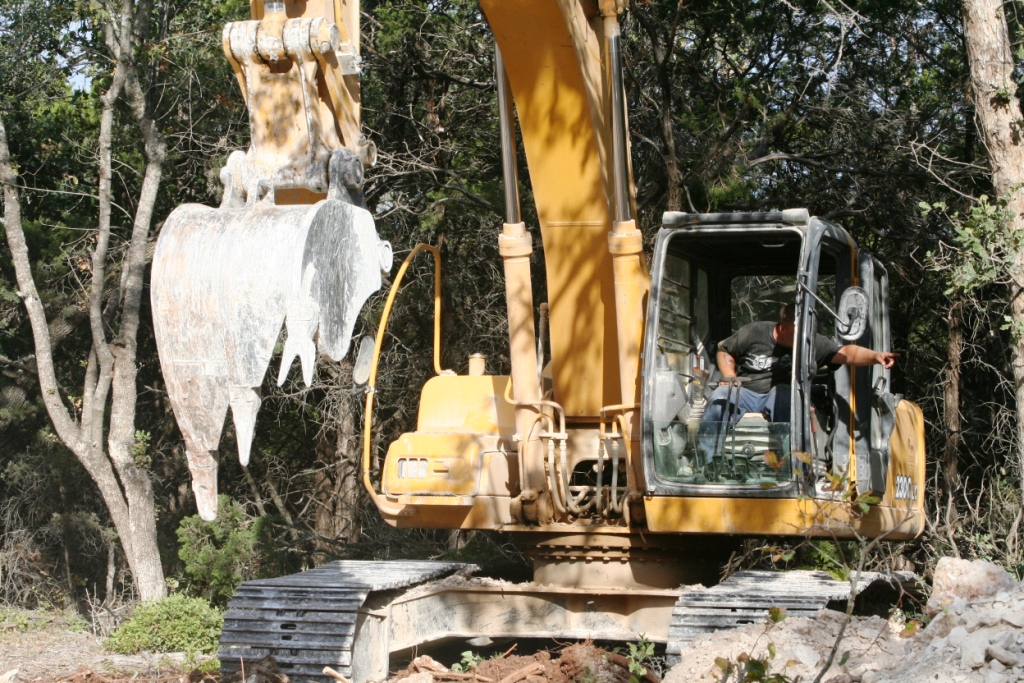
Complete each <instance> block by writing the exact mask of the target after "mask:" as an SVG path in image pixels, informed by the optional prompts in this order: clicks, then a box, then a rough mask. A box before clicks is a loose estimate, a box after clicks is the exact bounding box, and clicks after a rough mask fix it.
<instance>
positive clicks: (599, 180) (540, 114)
mask: <svg viewBox="0 0 1024 683" xmlns="http://www.w3.org/2000/svg"><path fill="white" fill-rule="evenodd" d="M562 4H563V3H560V2H553V1H552V0H520V1H519V2H509V1H508V0H482V2H481V6H482V7H483V10H484V13H485V14H486V15H487V20H488V22H489V23H490V25H491V29H492V30H493V32H494V35H495V39H496V40H497V42H498V45H499V46H500V48H501V52H502V57H503V58H504V60H505V68H506V71H507V72H508V77H509V83H510V85H511V88H512V94H513V99H514V100H515V103H516V111H517V113H518V115H519V126H520V130H521V131H522V135H523V146H524V148H525V150H526V158H527V161H528V163H529V168H530V179H531V182H532V185H533V194H534V199H535V200H536V203H537V213H538V217H539V220H540V227H541V235H542V237H543V240H544V259H545V265H546V269H547V280H548V295H549V304H550V306H551V321H552V324H551V356H552V372H553V380H554V398H555V400H556V401H558V402H559V403H561V404H562V406H563V407H564V408H565V410H566V413H567V415H569V416H587V417H596V416H597V415H598V414H599V411H600V408H601V406H603V405H609V404H613V403H618V402H619V378H618V363H617V351H616V338H615V310H614V290H613V284H612V283H613V280H612V265H611V256H610V255H609V254H608V246H607V235H608V232H609V231H610V229H611V215H610V213H609V201H608V192H607V190H606V186H605V175H606V174H605V172H604V161H603V160H602V154H601V151H602V150H601V148H600V146H599V136H598V134H597V133H596V132H595V128H594V121H595V118H596V119H597V120H603V115H602V113H599V112H592V110H591V106H590V99H589V98H588V88H587V80H586V79H585V78H584V75H583V73H582V72H581V69H580V63H581V62H580V60H584V61H586V60H590V62H588V69H587V72H588V73H587V77H588V78H590V79H591V80H592V79H593V75H594V71H595V68H596V67H595V68H592V67H593V64H592V60H593V59H594V56H593V54H592V45H591V44H589V43H588V45H584V46H581V48H580V49H579V50H577V49H576V47H574V35H573V33H574V32H573V31H570V29H569V27H568V26H567V24H566V15H565V13H563V7H562ZM567 12H568V13H569V14H572V15H573V19H574V22H575V23H574V31H575V33H576V37H577V38H578V37H579V36H585V37H586V36H587V30H588V27H587V26H583V25H580V23H579V21H575V20H576V19H577V18H578V17H577V15H578V12H569V11H568V10H567ZM524 17H529V21H526V20H524ZM589 40H590V38H589V37H588V41H589ZM602 135H603V133H602Z"/></svg>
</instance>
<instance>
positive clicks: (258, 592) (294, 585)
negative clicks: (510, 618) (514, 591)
mask: <svg viewBox="0 0 1024 683" xmlns="http://www.w3.org/2000/svg"><path fill="white" fill-rule="evenodd" d="M472 568H473V565H467V564H455V563H450V562H416V561H387V562H362V561H354V560H347V561H338V562H331V563H329V564H325V565H323V566H321V567H317V568H316V569H310V570H308V571H304V572H299V573H298V574H291V575H289V576H282V577H278V578H276V579H258V580H255V581H246V582H245V583H243V584H242V585H241V586H240V587H239V588H238V591H237V592H236V593H235V595H234V597H232V598H231V601H230V602H229V603H228V609H227V612H226V614H225V615H224V632H223V634H222V635H221V639H220V663H221V671H223V672H229V671H237V670H238V669H239V667H240V666H243V662H244V666H249V665H250V664H252V663H253V662H256V661H258V660H260V659H263V658H264V657H266V656H267V655H273V656H274V659H275V660H277V664H278V666H279V667H280V668H281V671H282V672H284V673H286V674H288V676H289V677H290V678H291V679H292V680H293V681H332V680H333V679H330V678H328V677H327V676H325V675H324V674H323V668H324V667H325V666H329V667H331V668H333V669H335V670H336V671H338V672H339V673H341V674H342V675H343V676H345V677H346V678H349V679H350V680H351V679H352V649H353V644H354V642H355V632H356V625H357V622H358V621H359V619H360V608H361V607H362V606H363V603H364V602H365V601H366V598H367V596H368V595H369V594H370V593H372V592H374V591H390V590H399V589H404V588H409V587H411V586H415V585H417V584H420V583H423V582H425V581H431V580H433V579H438V578H441V577H444V576H447V575H450V574H453V573H455V572H456V571H459V570H463V569H472Z"/></svg>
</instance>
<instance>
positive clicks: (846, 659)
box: [665, 558, 1024, 683]
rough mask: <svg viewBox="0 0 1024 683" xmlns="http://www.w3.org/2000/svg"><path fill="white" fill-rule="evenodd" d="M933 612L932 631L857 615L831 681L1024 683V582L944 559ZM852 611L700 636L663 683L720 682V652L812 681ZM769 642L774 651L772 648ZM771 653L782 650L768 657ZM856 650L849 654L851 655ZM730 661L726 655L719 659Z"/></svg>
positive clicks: (988, 567) (982, 565)
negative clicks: (844, 613) (845, 614)
mask: <svg viewBox="0 0 1024 683" xmlns="http://www.w3.org/2000/svg"><path fill="white" fill-rule="evenodd" d="M935 585H936V589H935V590H934V591H933V593H932V596H931V599H930V600H929V602H928V605H927V607H926V613H931V614H934V615H935V617H934V618H933V619H932V621H931V622H930V623H929V624H928V626H927V627H926V628H923V629H920V630H916V629H915V627H914V625H913V624H911V625H910V626H909V627H908V626H906V624H905V620H904V619H903V618H902V616H901V615H896V616H895V617H894V618H892V619H890V620H888V621H886V620H885V619H882V618H881V617H869V618H854V619H853V620H852V621H851V622H850V624H849V625H848V626H847V629H846V633H845V636H844V638H843V640H842V641H841V642H840V644H839V647H838V650H837V653H836V656H835V660H834V662H833V665H832V666H831V667H830V668H829V670H828V671H827V673H826V675H825V676H824V678H823V679H822V680H824V681H831V682H832V683H925V682H927V683H954V682H955V683H1018V682H1020V681H1024V583H1017V582H1016V581H1014V580H1013V578H1012V577H1011V576H1010V575H1009V574H1007V573H1006V572H1005V571H1004V570H1002V569H1001V568H999V567H998V566H996V565H993V564H991V563H988V562H967V561H965V560H956V559H952V558H943V560H941V561H940V562H939V564H938V566H937V567H936V570H935ZM843 620H844V615H842V614H840V613H838V612H832V611H829V610H822V611H820V612H819V613H818V614H817V615H816V616H815V617H814V618H804V617H801V618H792V617H791V618H787V619H784V620H783V621H781V622H779V623H777V624H756V625H750V626H744V627H742V628H739V629H735V630H732V631H720V632H718V633H713V634H710V635H707V636H702V637H700V638H697V639H696V640H694V641H693V643H691V645H690V647H689V648H687V649H686V650H684V651H683V653H682V661H681V663H680V664H678V665H677V666H675V667H673V668H672V670H671V671H669V672H668V674H667V675H666V677H665V683H699V682H708V683H710V682H711V681H716V680H719V679H721V677H722V673H723V672H722V669H721V668H720V666H719V665H718V664H716V661H715V660H716V658H723V659H724V660H729V661H730V662H733V663H736V662H737V661H739V660H740V658H741V657H746V656H749V657H752V658H757V659H765V660H767V661H768V663H769V666H770V670H771V672H772V673H784V674H786V675H787V676H790V677H791V678H794V679H796V678H797V677H798V676H799V677H800V679H801V680H804V681H810V680H813V678H814V676H816V675H817V673H818V672H819V671H820V670H821V668H822V667H823V666H824V665H825V663H826V661H827V658H828V656H829V652H830V650H831V649H832V646H833V644H834V643H835V640H836V635H837V634H838V633H839V628H840V626H841V624H842V622H843ZM769 644H771V647H769ZM770 649H774V651H775V656H774V657H770V652H769V651H770ZM846 653H849V654H846ZM721 661H723V660H720V662H721Z"/></svg>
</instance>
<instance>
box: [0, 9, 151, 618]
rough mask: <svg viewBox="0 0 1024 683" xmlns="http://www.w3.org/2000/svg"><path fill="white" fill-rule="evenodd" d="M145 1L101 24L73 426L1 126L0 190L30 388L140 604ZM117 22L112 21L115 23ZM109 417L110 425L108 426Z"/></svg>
mask: <svg viewBox="0 0 1024 683" xmlns="http://www.w3.org/2000/svg"><path fill="white" fill-rule="evenodd" d="M150 11H151V7H150V5H149V3H148V2H142V3H139V4H138V5H135V4H134V3H133V2H131V0H124V2H123V3H122V4H121V6H120V13H119V14H112V15H110V17H109V19H108V21H107V22H106V23H105V24H104V25H103V29H104V38H105V42H106V45H107V48H108V49H109V51H110V53H111V55H112V57H113V63H114V71H113V74H112V77H111V84H110V87H109V88H108V89H107V92H105V93H104V94H103V96H102V98H101V104H102V108H101V113H100V132H99V140H98V143H99V150H98V156H99V188H98V189H99V214H98V220H97V236H96V246H95V250H94V251H93V255H92V269H91V270H92V272H91V280H90V284H89V291H88V299H89V327H90V331H91V333H92V349H91V351H90V353H89V357H88V361H87V364H86V372H85V380H84V384H83V388H82V412H81V420H80V422H76V421H75V419H74V418H73V417H72V415H73V413H72V412H70V411H69V410H68V409H67V407H66V406H65V405H64V403H63V400H62V398H61V388H60V385H59V383H58V381H57V376H56V371H55V369H54V364H53V352H52V344H51V340H50V336H49V330H48V327H47V322H46V313H45V310H44V308H43V305H42V302H41V301H40V300H39V295H38V293H37V290H36V286H35V282H34V280H33V276H32V270H31V265H30V263H29V253H28V246H27V244H26V242H25V235H24V232H23V230H22V225H21V208H20V203H19V198H18V193H17V187H16V182H17V177H16V174H15V173H14V168H13V166H12V164H11V161H10V151H9V149H8V145H7V136H6V131H5V130H4V127H3V122H2V121H0V182H2V183H3V186H4V187H3V193H4V225H5V227H6V231H7V242H8V245H9V246H10V249H11V255H12V260H13V262H14V269H15V275H16V279H17V282H18V288H19V291H20V293H21V296H22V299H23V300H24V302H25V307H26V309H27V311H28V317H29V323H30V325H31V327H32V336H33V339H34V342H35V351H36V363H37V369H38V371H39V372H38V374H39V384H40V389H41V391H42V395H43V402H44V405H45V406H46V410H47V413H48V414H49V416H50V419H51V421H52V422H53V425H54V429H55V431H56V432H57V436H58V437H59V438H60V439H61V441H62V442H63V443H64V444H65V445H66V446H67V447H68V448H69V449H70V450H71V451H72V452H73V453H74V454H75V456H76V457H77V458H78V460H79V462H81V463H82V466H83V467H85V470H86V472H88V474H89V476H90V477H91V478H92V480H93V481H94V482H95V483H96V486H97V488H98V489H99V492H100V495H101V496H102V498H103V502H104V503H105V504H106V506H107V510H108V512H109V513H110V518H111V520H112V521H113V523H114V527H115V529H116V530H117V534H118V538H119V540H120V542H121V546H122V548H123V549H124V554H125V559H126V561H127V563H128V566H129V568H130V569H131V572H132V576H133V578H134V580H135V587H136V589H137V590H138V592H139V595H140V597H141V598H142V599H143V600H151V599H158V598H161V597H163V596H164V595H166V587H165V585H164V575H163V567H162V566H161V563H160V552H159V547H158V545H157V531H156V506H155V502H154V498H153V486H152V482H151V481H150V477H149V473H148V472H147V471H146V470H145V469H144V468H143V467H141V466H139V465H138V464H137V463H136V462H135V453H134V448H135V433H136V429H135V405H136V402H137V400H138V390H137V387H136V379H137V372H138V370H137V365H136V353H137V341H136V337H137V334H138V329H139V317H140V311H141V308H142V293H143V289H144V288H143V276H144V272H145V268H146V250H147V243H148V241H149V231H150V226H151V225H152V222H153V209H154V206H155V205H156V199H157V192H158V190H159V187H160V179H161V177H162V173H163V161H164V157H165V155H166V145H165V144H164V141H163V139H162V137H161V135H160V133H159V131H158V130H157V128H156V125H155V123H154V121H153V119H152V116H151V115H150V112H149V108H148V106H147V103H146V97H145V93H144V91H143V88H142V86H141V84H140V83H139V80H138V74H137V72H136V65H135V63H134V52H135V50H136V47H137V40H138V38H139V37H140V36H143V35H145V34H146V31H147V29H146V24H147V21H148V17H149V14H150ZM115 22H116V23H115ZM125 92H127V95H128V104H129V106H130V107H131V110H132V113H133V114H134V115H135V119H136V121H137V123H138V124H139V128H140V130H141V132H142V136H143V140H144V143H145V158H146V166H145V172H144V178H143V182H142V188H141V190H140V193H139V197H138V205H137V209H136V213H135V218H134V224H133V228H132V234H131V238H130V243H129V246H128V252H127V255H126V257H125V259H124V262H123V265H122V268H123V272H122V274H121V278H120V291H119V292H118V294H117V295H116V297H115V299H114V301H115V302H116V303H117V306H115V308H117V309H118V310H117V312H118V313H120V315H119V316H118V317H117V321H116V322H117V323H118V325H117V334H116V336H115V338H114V339H113V340H108V339H107V327H108V326H110V325H112V322H111V321H110V320H109V319H108V317H105V316H104V310H103V309H104V301H105V291H104V290H105V287H106V280H107V276H106V266H107V258H108V250H109V247H110V235H111V206H112V182H111V181H112V167H111V159H112V147H113V130H114V113H115V107H116V104H117V102H118V100H119V99H120V98H121V96H122V94H123V93H125ZM108 415H109V420H108V419H107V418H108Z"/></svg>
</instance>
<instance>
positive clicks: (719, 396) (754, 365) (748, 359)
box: [703, 304, 899, 423]
mask: <svg viewBox="0 0 1024 683" xmlns="http://www.w3.org/2000/svg"><path fill="white" fill-rule="evenodd" d="M795 311H796V308H795V306H793V304H789V305H788V306H784V307H783V308H782V310H781V311H780V312H779V322H777V323H772V322H768V321H764V322H754V323H750V324H749V325H744V326H743V327H741V328H740V329H739V330H737V331H736V333H735V334H733V335H732V336H731V337H729V338H728V339H725V340H723V341H721V342H719V343H718V356H717V359H716V360H717V362H718V370H719V372H721V373H722V378H723V379H722V381H720V382H719V385H718V387H717V388H716V389H715V390H714V392H713V393H712V394H711V398H710V400H709V401H708V407H707V410H706V411H705V412H704V418H703V422H705V423H708V422H721V421H722V420H723V419H725V417H726V416H727V415H728V416H729V418H730V421H731V422H736V421H737V420H739V419H740V417H742V416H743V414H744V413H763V414H764V415H765V417H766V418H767V419H768V421H769V422H789V409H790V405H789V404H790V378H791V377H792V368H793V355H792V354H793V333H794V332H795V330H796V313H795ZM813 349H814V354H815V362H816V364H817V367H821V366H822V365H829V366H837V365H854V366H865V365H876V364H877V365H881V366H882V367H884V368H886V369H888V368H891V367H892V366H893V365H894V364H895V362H896V358H897V357H898V356H899V354H898V353H892V352H889V351H872V350H871V349H867V348H864V347H863V346H856V345H854V344H847V345H846V346H840V345H839V344H838V343H837V342H835V341H834V340H832V339H829V338H828V337H826V336H824V335H821V334H816V335H815V336H814V347H813ZM737 376H739V377H744V378H746V380H745V381H744V382H743V383H742V384H741V385H740V386H739V387H733V389H732V398H731V399H729V398H728V396H729V382H728V381H726V378H731V377H737ZM726 401H728V402H729V403H731V404H732V405H733V406H734V408H733V409H732V410H731V411H730V410H729V407H728V406H727V405H726Z"/></svg>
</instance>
